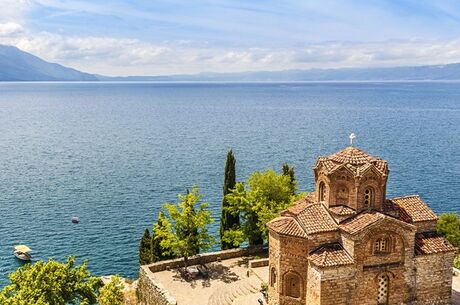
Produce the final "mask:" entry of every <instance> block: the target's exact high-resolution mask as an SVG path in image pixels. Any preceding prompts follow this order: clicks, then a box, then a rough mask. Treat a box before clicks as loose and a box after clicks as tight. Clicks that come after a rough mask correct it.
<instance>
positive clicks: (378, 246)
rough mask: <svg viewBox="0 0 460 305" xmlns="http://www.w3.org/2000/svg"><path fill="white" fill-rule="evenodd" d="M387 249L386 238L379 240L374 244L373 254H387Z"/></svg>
mask: <svg viewBox="0 0 460 305" xmlns="http://www.w3.org/2000/svg"><path fill="white" fill-rule="evenodd" d="M389 249H390V247H389V241H388V239H387V238H380V239H377V240H376V241H375V242H374V253H377V254H379V253H388V252H389Z"/></svg>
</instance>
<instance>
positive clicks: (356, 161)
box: [328, 146, 376, 165]
mask: <svg viewBox="0 0 460 305" xmlns="http://www.w3.org/2000/svg"><path fill="white" fill-rule="evenodd" d="M328 159H330V160H332V161H334V162H337V163H347V164H353V165H361V164H366V163H372V162H373V161H375V160H376V158H374V157H372V156H370V155H368V154H367V153H365V152H364V151H362V150H361V149H359V148H356V147H352V146H349V147H347V148H345V149H344V150H341V151H339V152H337V153H335V154H333V155H330V156H329V157H328Z"/></svg>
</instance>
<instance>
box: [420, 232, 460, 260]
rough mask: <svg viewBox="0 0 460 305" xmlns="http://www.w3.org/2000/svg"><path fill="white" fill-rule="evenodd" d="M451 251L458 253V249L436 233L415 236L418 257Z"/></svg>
mask: <svg viewBox="0 0 460 305" xmlns="http://www.w3.org/2000/svg"><path fill="white" fill-rule="evenodd" d="M451 251H456V248H455V247H454V246H452V245H451V244H450V243H449V242H448V241H447V240H446V239H445V238H444V237H442V236H441V235H439V234H438V233H436V232H428V233H419V234H416V235H415V254H416V255H423V254H433V253H440V252H451Z"/></svg>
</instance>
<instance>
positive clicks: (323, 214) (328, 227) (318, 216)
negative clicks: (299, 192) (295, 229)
mask: <svg viewBox="0 0 460 305" xmlns="http://www.w3.org/2000/svg"><path fill="white" fill-rule="evenodd" d="M297 220H298V221H299V224H300V225H301V226H302V228H304V229H305V232H306V233H307V234H315V233H321V232H330V231H335V230H337V228H338V227H337V223H336V222H335V221H334V219H333V218H332V217H331V216H330V215H329V212H328V211H327V210H326V207H325V206H323V205H322V204H320V203H314V204H310V205H308V206H307V207H305V209H303V210H302V211H301V212H300V213H299V214H298V215H297Z"/></svg>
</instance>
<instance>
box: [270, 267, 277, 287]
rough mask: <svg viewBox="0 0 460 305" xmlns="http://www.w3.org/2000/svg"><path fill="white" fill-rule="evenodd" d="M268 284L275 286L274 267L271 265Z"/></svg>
mask: <svg viewBox="0 0 460 305" xmlns="http://www.w3.org/2000/svg"><path fill="white" fill-rule="evenodd" d="M270 284H271V286H272V287H275V284H276V269H275V267H272V270H271V272H270Z"/></svg>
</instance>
